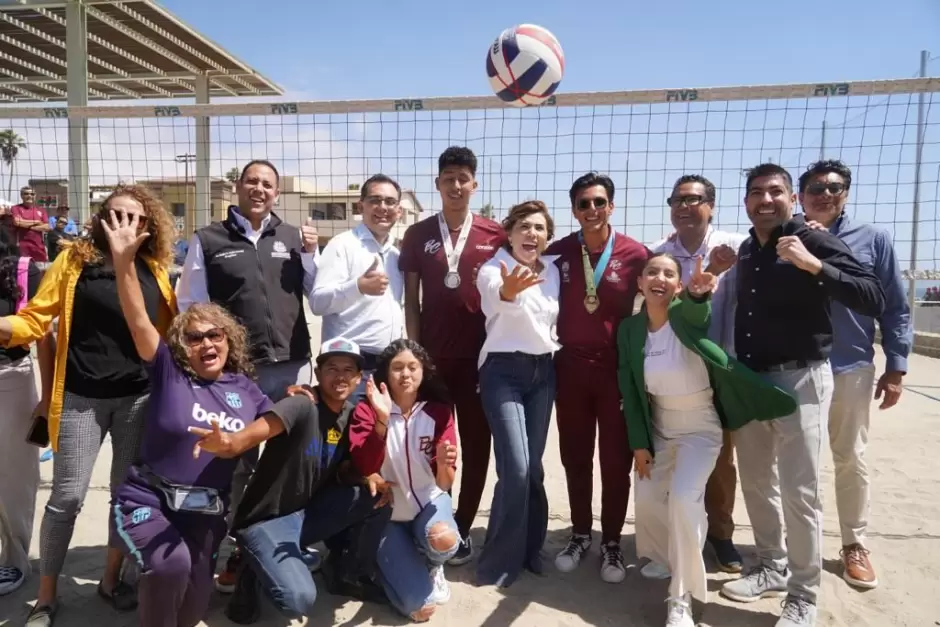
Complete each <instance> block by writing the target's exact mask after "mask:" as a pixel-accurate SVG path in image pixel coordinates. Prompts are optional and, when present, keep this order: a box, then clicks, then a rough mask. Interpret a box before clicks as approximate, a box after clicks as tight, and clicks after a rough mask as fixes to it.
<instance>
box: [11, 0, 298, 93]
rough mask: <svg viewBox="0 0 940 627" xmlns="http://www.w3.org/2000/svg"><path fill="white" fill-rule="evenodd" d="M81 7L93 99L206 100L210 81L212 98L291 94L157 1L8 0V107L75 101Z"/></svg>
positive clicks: (88, 86)
mask: <svg viewBox="0 0 940 627" xmlns="http://www.w3.org/2000/svg"><path fill="white" fill-rule="evenodd" d="M76 4H80V5H81V7H82V10H83V12H84V14H85V16H86V20H87V23H86V24H85V30H86V42H85V43H86V46H87V59H88V65H87V71H88V74H87V77H88V78H87V97H88V98H89V99H93V100H111V99H113V100H126V99H138V98H180V97H182V98H198V97H199V96H200V95H201V96H202V98H200V100H201V99H203V98H205V97H206V94H204V93H203V94H199V93H198V92H199V91H202V90H200V89H199V88H200V86H201V85H200V83H201V82H202V81H205V80H206V79H208V92H209V93H208V94H207V95H208V96H209V97H219V96H221V97H225V96H234V97H245V96H279V95H282V94H283V90H282V89H281V87H280V86H278V85H277V84H275V83H274V82H273V81H271V80H270V79H268V78H266V77H265V76H263V75H261V74H259V73H258V72H257V71H255V70H254V69H252V68H251V67H250V66H248V65H247V64H245V63H244V62H242V61H240V60H239V59H237V58H236V57H235V56H233V55H232V54H230V53H228V52H227V51H225V50H224V49H223V48H221V47H220V46H218V45H216V44H215V43H213V42H211V41H209V40H208V39H206V38H205V37H203V36H202V35H200V34H199V33H197V32H196V31H195V30H193V29H192V28H190V27H189V26H187V25H186V24H185V23H183V22H182V21H181V20H179V19H178V18H177V17H175V16H174V15H173V14H171V13H170V12H169V11H167V10H166V9H164V8H163V7H161V6H159V5H157V4H156V3H154V2H153V1H152V0H0V101H5V102H57V101H65V100H66V99H67V97H68V89H67V82H68V77H67V71H66V68H67V67H68V63H67V60H68V59H69V58H70V59H71V61H72V62H73V63H74V62H75V61H76V60H77V59H75V58H74V56H73V55H69V54H67V49H68V46H67V43H66V39H67V37H66V30H67V18H66V14H67V13H68V9H69V5H76ZM72 8H73V9H74V8H75V7H72ZM203 84H204V83H203ZM206 100H208V99H206ZM206 100H204V101H206Z"/></svg>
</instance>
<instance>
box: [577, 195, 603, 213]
mask: <svg viewBox="0 0 940 627" xmlns="http://www.w3.org/2000/svg"><path fill="white" fill-rule="evenodd" d="M592 206H593V207H594V208H595V209H603V208H604V207H606V206H607V199H606V198H604V197H603V196H595V197H594V198H582V199H581V200H579V201H578V211H587V210H588V209H590V208H591V207H592Z"/></svg>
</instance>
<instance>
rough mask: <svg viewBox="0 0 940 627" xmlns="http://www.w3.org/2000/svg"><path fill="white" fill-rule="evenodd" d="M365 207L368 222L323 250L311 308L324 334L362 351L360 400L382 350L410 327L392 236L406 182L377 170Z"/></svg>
mask: <svg viewBox="0 0 940 627" xmlns="http://www.w3.org/2000/svg"><path fill="white" fill-rule="evenodd" d="M359 207H360V210H361V211H362V222H361V223H360V224H359V225H357V226H356V228H354V229H352V230H350V231H346V232H345V233H340V234H339V235H337V236H336V237H334V238H333V239H331V240H330V242H329V243H328V244H327V245H326V247H325V248H324V249H323V254H322V255H321V256H320V264H319V269H318V270H317V280H316V283H315V284H314V287H313V292H312V293H311V295H310V311H312V312H313V314H314V315H316V316H322V318H323V322H322V336H323V339H329V338H331V337H345V338H347V339H349V340H352V341H353V342H355V343H356V344H357V345H358V346H359V348H360V350H361V351H362V358H363V377H364V378H363V380H362V382H361V383H360V384H359V387H358V389H357V390H356V392H355V400H360V399H361V398H363V394H364V390H365V378H366V377H368V376H370V375H371V374H372V372H373V371H374V370H375V366H376V361H377V359H378V356H379V354H380V353H381V352H382V351H384V350H385V349H386V347H388V345H389V344H391V343H392V342H394V341H395V340H397V339H399V338H401V337H402V335H404V332H405V320H404V314H403V313H402V308H401V303H402V290H403V288H404V285H403V280H402V274H401V270H399V268H398V256H399V252H398V249H397V248H395V246H393V245H392V241H391V237H390V235H389V234H390V233H391V230H392V228H393V227H394V226H395V223H396V222H398V219H399V218H400V217H401V187H400V186H399V185H398V183H396V182H395V181H394V180H393V179H391V178H389V177H387V176H385V175H384V174H376V175H374V176H372V177H370V178H369V179H368V180H366V182H365V183H363V184H362V187H361V188H360V192H359Z"/></svg>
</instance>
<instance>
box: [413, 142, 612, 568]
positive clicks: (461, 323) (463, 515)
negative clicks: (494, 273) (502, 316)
mask: <svg viewBox="0 0 940 627" xmlns="http://www.w3.org/2000/svg"><path fill="white" fill-rule="evenodd" d="M476 172H477V158H476V155H474V154H473V151H471V150H470V149H469V148H465V147H461V146H451V147H450V148H448V149H447V150H445V151H444V152H443V153H442V154H441V156H440V158H439V159H438V177H437V179H436V180H435V185H436V187H437V190H438V191H439V192H440V194H441V201H442V203H443V211H441V213H439V214H436V215H433V216H431V217H430V218H426V219H424V220H422V221H421V222H418V223H417V224H415V225H414V226H412V227H411V228H409V229H408V230H407V231H406V232H405V237H404V241H403V242H402V245H401V257H400V258H399V260H398V267H399V269H400V270H401V271H402V272H403V273H404V274H405V327H406V328H407V330H408V337H409V338H410V339H412V340H415V341H417V342H419V343H420V344H421V345H423V346H424V347H425V348H426V349H427V351H428V353H429V354H430V355H431V358H432V359H433V360H434V363H435V364H436V365H437V369H438V371H439V372H440V374H441V376H442V377H443V379H444V382H445V383H446V384H447V387H448V389H449V390H450V394H451V399H452V400H453V402H454V404H455V406H456V408H457V430H458V434H459V436H460V450H461V454H462V460H461V463H462V469H463V470H462V473H461V477H460V495H459V497H460V498H459V501H458V503H457V505H458V507H457V512H456V514H455V515H454V518H455V519H456V521H457V526H458V528H459V530H460V536H461V538H462V539H461V544H460V548H459V549H458V551H457V554H456V555H454V557H453V558H452V559H451V560H450V564H453V565H460V564H465V563H467V562H469V561H470V558H471V557H472V556H473V546H472V544H471V542H470V527H471V525H472V524H473V519H474V518H476V515H477V509H478V508H479V507H480V498H481V497H482V495H483V486H484V484H485V483H486V471H487V469H488V468H489V463H490V442H491V439H490V438H491V436H490V428H489V425H488V424H487V422H486V415H485V414H484V413H483V405H482V403H481V401H480V394H479V389H478V387H479V386H478V372H477V358H478V357H479V355H480V348H481V347H482V346H483V340H484V339H485V337H486V329H485V327H484V324H485V322H486V318H485V317H484V316H483V313H482V311H480V293H479V292H478V291H477V288H476V277H477V271H478V270H479V269H480V266H481V265H482V264H483V263H484V262H486V261H488V260H489V259H490V258H491V257H492V256H493V255H494V254H495V253H496V250H497V249H498V248H499V247H500V246H502V245H503V244H504V243H505V242H506V234H505V232H504V231H503V228H502V227H501V226H500V225H499V224H498V223H497V222H494V221H493V220H490V219H488V218H483V217H481V216H478V215H474V214H473V213H471V212H470V197H471V196H473V193H474V192H475V191H476V188H477V180H476ZM615 370H616V368H615ZM621 421H622V419H621Z"/></svg>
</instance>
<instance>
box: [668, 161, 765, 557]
mask: <svg viewBox="0 0 940 627" xmlns="http://www.w3.org/2000/svg"><path fill="white" fill-rule="evenodd" d="M666 202H667V203H668V204H669V209H670V218H671V219H672V226H673V228H674V229H675V232H674V233H673V234H672V235H670V236H669V237H668V238H666V239H664V240H662V241H660V242H657V243H656V244H654V245H653V246H652V248H653V252H657V253H661V252H665V253H669V254H671V255H673V256H674V257H675V258H676V259H678V261H679V264H680V265H681V266H682V282H683V283H687V282H688V281H689V278H690V277H691V276H692V270H693V268H694V267H695V260H696V258H698V257H702V258H703V259H705V260H706V263H707V265H708V268H707V270H706V271H707V272H711V273H713V274H717V275H720V274H721V273H723V272H725V271H726V270H728V269H729V268H730V267H731V266H732V265H734V262H735V260H736V258H737V252H738V248H740V247H741V244H742V243H743V242H744V240H745V239H747V235H745V234H741V233H729V232H726V231H719V230H718V229H715V228H712V218H713V214H714V211H715V186H714V185H713V184H712V182H711V181H709V180H708V179H707V178H705V177H704V176H701V175H699V174H686V175H684V176H682V177H680V178H679V180H677V181H676V183H675V185H673V187H672V194H670V196H669V198H668V199H667V200H666ZM719 289H720V288H719ZM712 319H713V320H715V321H717V320H720V319H722V318H721V316H717V315H716V316H713V318H712ZM715 326H716V328H715V329H712V330H711V332H710V333H709V337H711V338H712V339H713V340H716V341H719V343H720V338H721V329H719V328H718V327H719V326H720V325H718V324H716V325H715ZM736 487H737V470H736V468H735V466H734V446H733V445H732V442H731V433H730V432H729V431H725V433H724V443H723V444H722V447H721V453H720V454H719V456H718V460H717V462H716V463H715V470H714V471H713V472H712V474H711V477H709V479H708V484H707V485H706V487H705V511H706V512H707V513H708V534H707V541H708V544H710V545H711V547H712V549H713V550H714V551H715V557H716V558H717V560H718V566H719V568H721V570H723V571H725V572H732V573H734V572H740V571H741V555H740V553H738V550H737V548H735V546H734V542H733V541H732V539H731V538H732V535H733V534H734V519H733V517H732V511H733V510H734V491H735V488H736Z"/></svg>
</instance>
